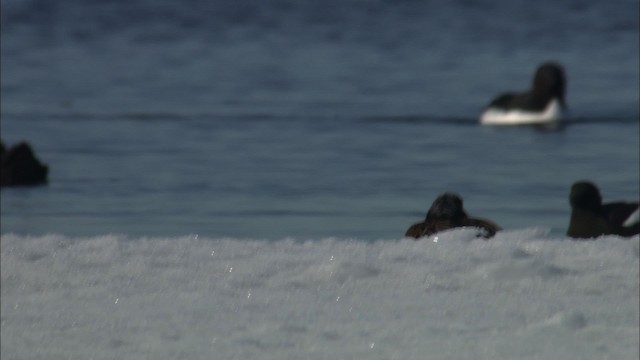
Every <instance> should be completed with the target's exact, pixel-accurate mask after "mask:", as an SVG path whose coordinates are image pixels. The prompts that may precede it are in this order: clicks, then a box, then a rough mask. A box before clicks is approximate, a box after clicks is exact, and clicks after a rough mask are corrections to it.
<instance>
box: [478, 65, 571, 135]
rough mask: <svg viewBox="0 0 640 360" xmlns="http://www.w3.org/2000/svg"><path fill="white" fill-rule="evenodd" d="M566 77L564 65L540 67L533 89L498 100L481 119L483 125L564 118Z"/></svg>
mask: <svg viewBox="0 0 640 360" xmlns="http://www.w3.org/2000/svg"><path fill="white" fill-rule="evenodd" d="M565 90H566V77H565V73H564V68H563V67H562V65H560V64H558V63H555V62H547V63H544V64H542V65H540V66H539V67H538V69H537V70H536V73H535V75H534V77H533V86H532V89H531V90H530V91H528V92H522V93H512V92H510V93H506V94H502V95H500V96H498V97H497V98H495V99H494V100H493V101H491V103H489V105H488V106H487V107H486V108H485V110H484V112H483V113H482V115H481V116H480V123H481V124H484V125H528V124H550V123H554V122H557V121H558V120H560V119H561V118H562V114H563V112H564V110H565V108H566V104H565Z"/></svg>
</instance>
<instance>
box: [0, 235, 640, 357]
mask: <svg viewBox="0 0 640 360" xmlns="http://www.w3.org/2000/svg"><path fill="white" fill-rule="evenodd" d="M434 240H435V238H430V239H424V240H421V241H412V240H408V239H396V240H394V239H389V240H376V241H364V240H349V239H331V238H329V239H316V240H295V239H283V240H279V241H267V240H260V239H255V240H254V239H206V238H205V239H203V238H201V237H198V236H197V235H190V236H184V237H174V238H128V237H126V236H120V235H106V236H96V237H90V238H69V237H65V236H60V235H47V236H41V237H28V236H18V235H13V234H3V235H2V238H1V244H2V253H1V270H2V283H1V289H2V294H1V295H2V302H1V306H2V307H1V310H2V312H1V314H2V322H1V340H2V348H1V351H2V352H1V356H2V359H278V360H282V359H403V360H405V359H580V360H584V359H637V358H638V355H639V350H638V348H639V343H638V342H639V340H638V339H639V329H638V328H639V325H638V324H639V308H638V301H639V274H638V272H639V268H638V258H639V237H638V236H635V237H634V238H632V239H621V238H617V237H603V238H600V239H598V240H596V241H584V242H578V241H571V240H569V239H554V238H549V236H548V232H546V231H545V230H543V229H523V230H518V231H507V232H503V233H500V234H498V236H497V237H496V238H494V239H492V240H490V241H484V240H475V239H473V236H472V234H471V233H469V232H468V231H466V230H456V231H452V232H447V233H444V234H440V235H438V238H437V241H434Z"/></svg>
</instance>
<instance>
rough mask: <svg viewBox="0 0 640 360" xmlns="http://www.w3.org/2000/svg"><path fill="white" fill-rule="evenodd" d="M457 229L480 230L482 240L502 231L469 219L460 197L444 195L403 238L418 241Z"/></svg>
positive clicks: (482, 220) (486, 221) (492, 225)
mask: <svg viewBox="0 0 640 360" xmlns="http://www.w3.org/2000/svg"><path fill="white" fill-rule="evenodd" d="M459 227H475V228H478V229H480V230H481V233H480V234H479V236H482V237H484V238H490V237H493V236H494V235H495V234H496V232H498V231H500V230H502V228H501V227H500V226H498V225H497V224H495V223H493V222H492V221H489V220H485V219H479V218H471V217H469V216H468V215H467V213H466V212H465V211H464V207H463V204H462V198H460V196H458V195H457V194H453V193H444V194H442V195H440V196H438V198H437V199H436V200H435V201H434V202H433V204H432V205H431V208H430V209H429V211H428V212H427V216H426V218H425V220H424V221H422V222H419V223H416V224H413V225H411V227H409V229H408V230H407V232H406V233H405V235H404V236H406V237H411V238H415V239H419V238H421V237H425V236H430V235H433V234H435V233H438V232H441V231H445V230H449V229H454V228H459Z"/></svg>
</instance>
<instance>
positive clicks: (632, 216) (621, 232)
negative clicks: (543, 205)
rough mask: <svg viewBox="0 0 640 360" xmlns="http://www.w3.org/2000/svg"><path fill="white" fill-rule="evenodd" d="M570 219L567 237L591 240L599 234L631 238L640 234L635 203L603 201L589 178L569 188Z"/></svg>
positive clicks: (639, 223) (636, 204)
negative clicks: (604, 202)
mask: <svg viewBox="0 0 640 360" xmlns="http://www.w3.org/2000/svg"><path fill="white" fill-rule="evenodd" d="M569 202H570V204H571V218H570V220H569V228H568V229H567V236H569V237H571V238H574V239H591V238H596V237H599V236H602V235H618V236H622V237H630V236H634V235H637V234H639V233H640V222H638V219H637V216H638V215H637V214H638V211H639V210H638V209H639V208H638V203H637V202H611V203H606V204H603V203H602V198H601V196H600V191H599V190H598V188H597V187H596V186H595V185H594V184H593V183H590V182H588V181H579V182H576V183H575V184H573V186H572V187H571V195H570V196H569Z"/></svg>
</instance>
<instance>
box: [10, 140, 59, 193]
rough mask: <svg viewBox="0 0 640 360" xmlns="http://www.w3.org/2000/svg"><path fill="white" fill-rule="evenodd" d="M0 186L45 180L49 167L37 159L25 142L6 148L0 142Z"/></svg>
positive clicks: (37, 182) (39, 183)
mask: <svg viewBox="0 0 640 360" xmlns="http://www.w3.org/2000/svg"><path fill="white" fill-rule="evenodd" d="M0 158H1V164H2V166H1V167H0V186H2V187H6V186H33V185H41V184H45V183H46V182H47V175H48V173H49V167H48V166H47V165H44V164H43V163H41V162H40V160H38V159H37V158H36V156H35V154H34V152H33V150H32V149H31V146H30V145H29V144H27V143H26V142H21V143H19V144H17V145H14V146H12V147H11V148H9V149H8V150H7V149H5V147H4V144H2V143H1V142H0Z"/></svg>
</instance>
